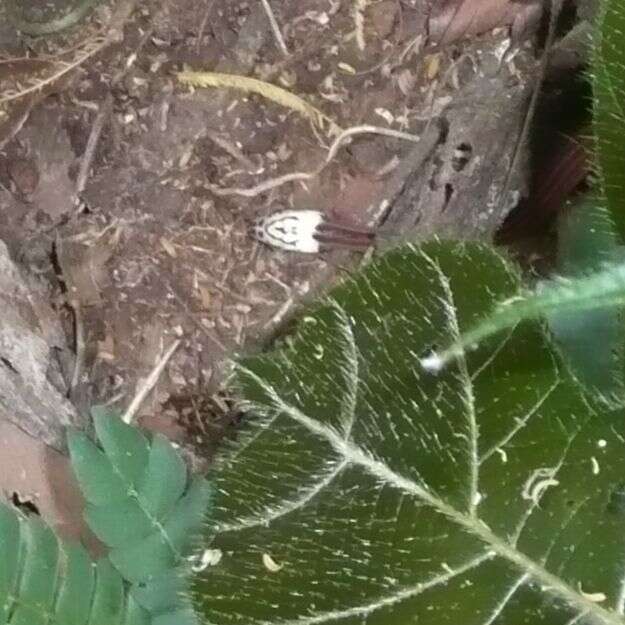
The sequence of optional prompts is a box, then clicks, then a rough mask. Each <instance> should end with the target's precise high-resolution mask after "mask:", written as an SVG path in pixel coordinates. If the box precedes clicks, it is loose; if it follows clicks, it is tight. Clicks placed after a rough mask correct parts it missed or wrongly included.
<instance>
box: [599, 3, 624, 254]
mask: <svg viewBox="0 0 625 625" xmlns="http://www.w3.org/2000/svg"><path fill="white" fill-rule="evenodd" d="M601 7H602V8H601V13H600V17H599V20H598V23H597V28H596V29H595V44H594V46H593V51H594V52H593V59H592V73H593V91H594V98H593V99H594V111H593V121H594V128H595V135H596V142H597V161H598V166H599V171H598V174H599V178H600V182H601V187H602V190H603V193H604V194H605V198H606V203H607V207H608V209H609V210H610V214H611V216H612V219H613V220H614V223H615V224H616V227H617V232H618V233H619V235H620V243H625V199H624V198H625V195H624V191H625V142H624V141H623V137H625V45H623V36H624V33H625V2H624V1H623V0H604V1H603V2H601Z"/></svg>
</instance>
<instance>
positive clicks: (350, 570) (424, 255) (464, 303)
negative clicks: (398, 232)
mask: <svg viewBox="0 0 625 625" xmlns="http://www.w3.org/2000/svg"><path fill="white" fill-rule="evenodd" d="M518 289H519V280H518V277H517V275H516V272H515V271H513V270H512V269H511V268H510V267H509V266H508V264H507V263H506V262H505V261H504V260H503V259H502V258H501V257H499V256H498V255H496V254H494V253H493V252H492V251H490V250H489V249H487V248H485V247H481V246H476V245H465V246H460V245H451V244H442V243H432V244H427V245H424V246H423V247H422V248H419V249H417V248H414V247H411V246H408V247H404V248H401V249H399V250H395V251H393V252H392V253H390V254H388V255H386V256H385V257H383V258H382V259H380V260H379V261H376V262H374V263H373V264H372V265H370V266H369V267H368V268H367V269H366V271H365V272H364V274H363V275H361V276H359V277H357V278H355V279H350V280H348V281H347V282H346V283H345V284H344V285H342V286H341V287H339V288H338V289H336V290H334V291H333V292H332V293H331V296H330V298H329V299H328V300H327V301H326V302H324V303H323V304H322V305H320V306H319V307H318V309H316V310H315V311H314V312H313V313H311V314H309V315H307V316H305V317H304V318H303V319H302V320H301V322H300V324H299V327H298V333H297V334H296V336H295V337H294V339H293V340H292V342H291V344H290V346H288V347H286V348H284V349H282V350H280V351H278V352H274V353H271V354H267V355H263V356H258V357H254V358H249V359H246V360H244V361H242V362H241V363H239V366H238V368H237V369H236V370H235V374H234V378H233V381H232V383H233V388H234V390H236V391H237V393H238V395H239V396H240V397H241V398H242V399H243V402H244V406H246V408H247V409H248V411H249V413H250V416H249V418H248V425H247V429H246V430H245V431H244V433H243V435H242V436H241V438H240V440H239V441H238V444H237V445H235V446H234V447H233V449H232V451H231V453H230V454H228V455H227V456H225V457H224V458H223V459H222V460H221V462H220V463H219V465H218V468H217V471H216V489H215V490H216V500H215V503H214V510H215V515H216V516H215V520H214V522H213V523H211V525H210V527H209V528H208V530H207V533H206V540H207V541H212V542H211V548H213V549H216V550H220V551H221V553H222V557H221V559H220V560H219V562H218V563H217V564H215V565H214V566H211V567H209V569H207V570H206V571H205V572H204V573H202V574H200V575H199V576H198V579H197V581H196V584H195V587H194V590H195V596H196V597H197V602H198V605H200V606H201V607H202V610H203V613H204V617H205V619H206V620H208V621H210V622H214V623H219V625H226V624H228V623H233V624H234V623H237V624H238V623H245V624H246V625H260V624H263V625H267V624H269V623H271V624H272V625H285V624H287V623H288V624H289V625H295V624H301V625H304V624H306V625H313V624H316V623H319V624H320V623H341V624H343V623H344V624H345V625H357V624H358V625H360V624H362V623H367V625H409V624H411V623H418V624H419V625H440V624H442V623H463V624H467V625H473V624H486V623H503V624H506V625H515V624H517V623H518V624H521V623H532V625H564V624H566V623H580V624H590V623H607V624H609V625H616V624H617V623H618V624H619V625H622V623H623V617H622V615H621V612H622V603H623V596H624V592H623V581H622V578H623V566H622V554H623V552H624V549H625V532H624V531H623V529H624V527H625V506H623V505H622V501H623V496H622V493H623V492H624V488H625V478H624V475H625V415H624V414H623V413H622V411H621V412H618V413H613V414H606V413H605V411H604V412H603V413H600V412H598V411H597V410H596V409H595V407H594V405H593V404H592V402H591V401H590V400H589V399H588V398H587V397H586V396H585V395H584V394H583V393H582V390H581V388H580V386H579V385H578V384H577V383H576V382H575V381H574V379H573V378H572V377H571V376H570V375H569V374H568V372H567V368H566V367H562V366H560V364H559V360H558V357H557V355H556V354H555V353H554V349H553V347H552V345H551V343H550V341H549V340H548V339H546V338H545V336H544V334H543V332H542V330H541V328H540V327H538V326H537V325H536V324H531V323H524V324H520V325H518V326H517V327H515V328H514V329H513V330H511V331H509V332H507V333H504V334H502V335H498V336H497V337H493V338H491V339H490V340H489V341H486V342H485V343H484V344H483V345H481V346H480V348H479V349H477V350H474V351H472V352H470V353H466V354H465V353H462V354H460V357H459V358H458V360H457V361H455V362H454V363H453V364H452V365H450V366H449V367H448V368H447V369H445V370H443V371H442V372H440V373H439V375H436V376H434V375H430V374H428V373H427V372H425V371H424V370H423V369H422V368H421V367H420V366H419V361H420V359H421V358H422V356H423V354H424V353H427V352H428V351H429V350H431V349H432V348H433V347H434V346H437V345H440V344H442V343H444V342H448V341H449V340H450V339H451V340H452V341H453V340H457V339H458V337H459V336H460V333H461V332H463V331H464V330H465V329H466V328H468V327H470V326H472V325H473V324H474V323H475V321H476V319H480V318H483V317H484V316H485V315H486V313H487V312H488V311H489V310H490V309H491V307H492V305H493V302H495V301H499V300H501V299H504V298H507V297H511V296H513V295H515V294H516V293H517V291H518Z"/></svg>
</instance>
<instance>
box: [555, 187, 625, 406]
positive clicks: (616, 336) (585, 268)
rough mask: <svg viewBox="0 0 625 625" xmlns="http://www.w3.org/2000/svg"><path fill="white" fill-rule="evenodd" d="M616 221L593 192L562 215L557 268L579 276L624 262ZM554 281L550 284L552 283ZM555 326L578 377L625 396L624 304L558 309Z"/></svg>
mask: <svg viewBox="0 0 625 625" xmlns="http://www.w3.org/2000/svg"><path fill="white" fill-rule="evenodd" d="M618 251H619V249H618V247H617V238H616V234H615V232H614V226H613V224H612V220H611V219H610V217H609V214H608V213H607V211H606V210H605V209H604V208H603V207H600V206H599V205H598V203H597V200H596V199H595V198H593V197H592V196H587V197H583V198H581V199H580V200H578V201H577V202H576V203H575V204H574V205H573V206H572V207H571V208H569V210H567V211H566V212H565V213H563V214H562V215H561V216H560V220H559V228H558V257H557V268H556V270H557V272H558V273H559V274H560V275H564V276H566V277H567V278H573V279H574V278H576V277H579V276H584V275H588V274H589V273H590V272H592V271H598V270H600V269H601V267H602V266H605V265H606V264H607V263H610V262H618V260H619V259H618V257H617V252H618ZM547 284H548V283H547ZM547 322H548V324H549V329H550V331H551V332H552V333H553V335H554V337H555V339H556V341H557V344H558V346H559V347H560V349H561V351H562V352H563V353H564V355H565V356H566V358H567V360H568V362H569V363H570V365H571V367H572V369H573V371H574V372H575V374H576V375H577V376H578V379H579V380H580V381H581V382H582V383H583V384H584V385H585V386H586V387H587V388H588V389H589V390H591V391H594V392H598V393H599V394H601V395H602V396H604V397H610V398H619V397H621V398H622V397H623V385H624V382H625V380H624V373H625V366H624V364H623V357H624V356H623V330H624V329H625V328H624V325H623V320H622V313H621V310H620V309H619V308H618V307H615V306H612V307H608V308H599V309H593V310H580V311H576V310H568V311H564V312H561V311H559V310H558V309H556V310H555V311H552V312H550V313H549V314H548V315H547Z"/></svg>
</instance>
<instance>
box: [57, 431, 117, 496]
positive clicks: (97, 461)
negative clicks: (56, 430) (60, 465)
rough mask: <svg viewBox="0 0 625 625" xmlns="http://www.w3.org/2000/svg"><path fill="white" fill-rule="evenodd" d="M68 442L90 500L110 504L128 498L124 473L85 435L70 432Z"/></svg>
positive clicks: (75, 470) (85, 493)
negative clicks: (121, 473) (123, 478)
mask: <svg viewBox="0 0 625 625" xmlns="http://www.w3.org/2000/svg"><path fill="white" fill-rule="evenodd" d="M67 443H68V446H69V453H70V456H71V459H72V467H73V469H74V472H75V473H76V477H77V478H78V480H79V482H80V490H81V491H82V494H83V495H84V496H85V499H86V500H87V501H88V502H89V503H92V504H93V505H96V506H107V505H110V504H111V503H113V502H120V501H123V500H124V499H126V498H127V497H128V489H127V488H126V485H125V484H124V482H123V481H122V478H121V476H120V475H119V473H118V472H117V471H116V470H115V468H114V467H113V466H112V465H111V463H110V462H109V460H108V459H107V457H106V456H105V455H104V454H103V453H102V451H100V450H99V449H98V448H97V447H96V446H95V445H94V444H93V443H92V442H91V441H90V440H89V438H88V437H87V435H86V434H84V433H83V432H70V433H69V434H68V436H67Z"/></svg>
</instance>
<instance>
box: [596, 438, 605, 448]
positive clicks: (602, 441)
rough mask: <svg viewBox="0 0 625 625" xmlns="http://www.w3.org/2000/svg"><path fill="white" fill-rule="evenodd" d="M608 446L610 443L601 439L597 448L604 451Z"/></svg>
mask: <svg viewBox="0 0 625 625" xmlns="http://www.w3.org/2000/svg"><path fill="white" fill-rule="evenodd" d="M607 445H608V441H606V440H605V439H603V438H600V439H599V440H598V441H597V447H599V449H603V448H604V447H607Z"/></svg>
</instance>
